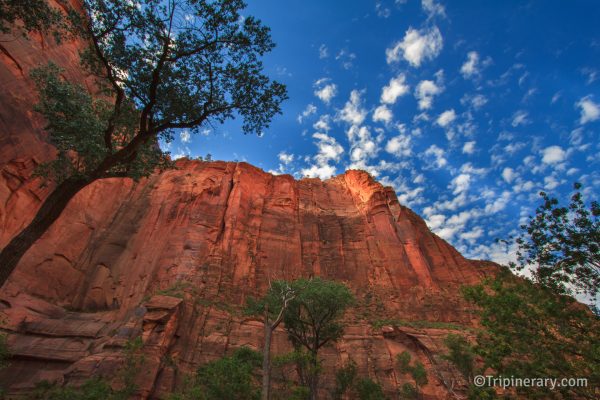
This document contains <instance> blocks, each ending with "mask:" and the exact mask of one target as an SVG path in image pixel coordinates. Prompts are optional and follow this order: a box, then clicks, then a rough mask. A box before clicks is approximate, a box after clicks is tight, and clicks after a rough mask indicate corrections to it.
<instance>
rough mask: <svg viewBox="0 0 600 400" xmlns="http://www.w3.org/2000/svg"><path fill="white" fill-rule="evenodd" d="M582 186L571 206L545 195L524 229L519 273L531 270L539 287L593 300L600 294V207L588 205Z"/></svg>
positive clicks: (520, 240) (595, 202) (577, 187)
mask: <svg viewBox="0 0 600 400" xmlns="http://www.w3.org/2000/svg"><path fill="white" fill-rule="evenodd" d="M581 188H582V186H581V184H579V183H575V184H574V189H575V192H574V194H573V195H572V196H571V199H570V202H569V205H568V206H566V207H565V206H561V205H560V204H559V202H558V200H557V199H556V198H554V197H551V196H550V195H548V194H547V193H545V192H541V193H540V196H541V198H542V200H543V203H542V204H541V205H540V206H539V207H538V208H537V210H536V214H535V216H533V217H530V219H529V223H528V224H527V225H523V226H522V227H521V228H522V229H523V230H524V233H523V234H522V235H521V236H520V237H519V238H518V239H517V244H518V245H519V251H518V253H517V256H518V264H517V265H514V266H513V267H514V268H515V269H517V270H518V271H522V270H524V269H526V268H527V269H529V270H530V271H531V272H532V273H533V278H534V280H535V281H536V282H538V283H539V284H540V285H542V286H545V287H547V288H549V289H551V290H553V291H554V292H556V293H559V294H577V293H580V294H584V295H587V296H588V297H589V298H591V299H592V301H595V300H596V299H597V298H598V293H599V291H600V205H599V204H598V202H597V201H595V200H593V201H591V202H590V203H589V205H586V202H585V201H584V199H583V194H582V192H581Z"/></svg>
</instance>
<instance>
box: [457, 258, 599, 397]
mask: <svg viewBox="0 0 600 400" xmlns="http://www.w3.org/2000/svg"><path fill="white" fill-rule="evenodd" d="M464 294H465V297H466V298H467V299H468V300H471V301H473V302H474V303H475V304H476V305H477V306H479V307H480V310H481V325H482V328H483V329H481V330H480V331H479V333H478V336H477V343H476V345H475V346H474V348H473V351H474V353H475V354H476V355H478V356H479V357H481V359H482V360H483V366H482V367H481V369H480V372H482V371H486V370H487V371H489V369H492V370H493V371H494V374H495V375H503V376H515V377H528V378H546V377H551V378H573V377H585V378H588V386H587V387H575V386H571V387H566V386H565V387H560V388H556V389H555V390H554V391H551V390H550V389H549V388H542V387H532V388H525V387H519V388H516V390H517V393H519V394H523V395H527V396H529V398H534V397H536V396H537V398H574V397H584V398H593V396H594V392H593V391H594V388H596V387H598V384H600V319H599V318H598V317H597V316H596V315H594V314H593V313H592V312H591V311H590V310H589V309H588V308H587V307H585V306H584V305H582V304H581V303H578V302H577V301H575V300H574V299H573V298H571V297H569V296H565V295H557V294H556V293H555V292H554V291H552V290H551V289H549V288H547V287H545V286H542V285H540V284H537V283H533V282H530V281H528V280H524V279H521V278H518V277H515V276H514V275H512V274H511V273H510V271H509V270H508V269H505V270H502V271H501V272H500V273H499V274H498V275H497V276H496V277H494V278H493V279H492V278H490V279H488V280H487V281H485V282H483V283H481V284H479V285H475V286H471V287H466V288H465V289H464ZM464 347H465V344H464V343H463V344H460V345H457V346H455V352H456V351H459V352H460V354H455V356H456V357H459V356H460V357H461V358H462V361H460V363H459V364H458V366H459V368H460V369H461V371H462V372H463V373H471V371H473V370H474V369H473V368H474V367H473V366H471V367H469V366H468V365H466V364H467V362H468V360H469V359H471V356H470V354H469V353H470V351H469V350H467V349H465V348H464ZM451 357H453V356H452V348H451ZM453 358H454V357H453ZM590 396H591V397H590Z"/></svg>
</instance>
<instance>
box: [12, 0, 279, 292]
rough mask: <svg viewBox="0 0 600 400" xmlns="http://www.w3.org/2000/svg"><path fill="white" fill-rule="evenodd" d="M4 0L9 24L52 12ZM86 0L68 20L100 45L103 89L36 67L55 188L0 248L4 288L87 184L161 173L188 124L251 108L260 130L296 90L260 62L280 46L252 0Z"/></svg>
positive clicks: (93, 65) (253, 126) (252, 124)
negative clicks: (165, 148)
mask: <svg viewBox="0 0 600 400" xmlns="http://www.w3.org/2000/svg"><path fill="white" fill-rule="evenodd" d="M0 1H2V2H0V7H1V8H0V10H1V11H2V12H3V14H2V16H1V17H0V22H2V21H4V22H3V23H6V22H7V21H8V22H14V20H16V19H20V18H26V17H27V15H25V14H27V13H29V14H30V15H34V14H36V15H37V14H39V15H42V14H43V13H44V12H45V8H44V7H43V5H44V4H45V2H43V1H37V0H36V1H35V2H34V3H33V4H31V5H30V3H29V2H27V6H25V7H26V10H25V11H23V10H22V8H23V6H22V5H23V4H24V2H22V1H13V0H0ZM82 6H83V9H84V11H85V12H84V13H83V14H82V13H78V12H75V11H73V10H71V11H70V12H69V21H70V25H69V26H70V31H71V32H72V34H74V35H77V36H80V37H81V38H82V39H83V42H85V43H89V44H90V47H89V48H88V49H86V50H85V51H84V52H83V53H82V56H81V57H82V64H83V66H84V68H85V69H86V70H87V71H89V72H90V73H91V74H92V75H94V76H96V77H97V78H98V79H97V88H98V89H99V92H98V93H97V94H95V96H94V97H93V98H92V97H91V96H89V95H87V94H86V93H85V91H84V90H83V88H81V87H79V86H77V85H72V84H69V83H67V82H64V81H63V80H62V79H60V78H59V70H58V69H57V68H56V67H53V66H50V67H48V68H47V69H46V70H44V71H42V72H40V73H39V74H38V75H37V76H34V77H35V78H36V80H37V82H38V87H39V88H40V95H41V102H40V106H39V108H38V109H39V110H40V112H41V113H42V114H43V115H44V117H45V118H46V120H47V121H48V125H47V128H46V130H47V131H48V133H49V138H50V140H51V141H52V142H53V143H54V144H55V145H56V146H57V149H58V153H59V156H58V158H57V159H56V160H54V161H52V162H50V163H49V164H47V165H45V166H44V167H43V168H42V169H41V171H42V174H45V176H46V177H47V178H48V179H53V180H55V182H56V187H55V189H54V190H53V191H52V193H50V195H49V196H48V197H47V198H46V200H45V201H44V202H43V204H42V205H41V207H40V209H39V210H38V212H37V214H36V216H35V217H34V218H33V220H32V221H31V223H30V224H29V225H28V226H27V227H25V229H23V230H22V231H21V232H20V233H19V234H17V235H16V236H15V237H14V238H13V239H12V240H11V241H10V242H9V243H8V244H7V245H6V247H5V248H4V249H2V251H1V252H0V286H1V285H3V284H4V282H5V281H6V280H7V279H8V277H9V276H10V274H11V273H12V271H13V270H14V268H15V267H16V265H17V263H18V262H19V260H20V259H21V257H22V256H23V255H24V254H25V252H26V251H27V250H28V249H29V248H30V247H31V246H32V245H33V243H34V242H35V241H36V240H37V239H38V238H39V237H40V236H41V235H42V234H43V233H44V232H45V231H46V230H47V229H48V228H49V227H50V225H51V224H52V223H53V222H54V221H55V220H56V219H57V218H58V217H59V216H60V214H61V213H62V211H63V210H64V208H65V207H66V206H67V204H68V202H69V201H70V199H71V198H73V197H74V196H75V195H76V194H77V193H78V192H79V191H80V190H82V189H83V188H84V187H86V186H87V185H89V184H91V183H92V182H94V181H96V180H98V179H103V178H109V177H133V178H136V177H139V176H143V175H145V174H148V173H150V172H152V171H153V170H154V169H155V168H156V167H157V166H160V165H161V163H162V161H164V154H162V152H161V151H160V149H159V148H158V145H157V144H158V140H159V139H163V140H165V141H167V142H168V141H170V140H172V138H173V137H174V135H175V133H176V132H177V130H178V129H189V130H190V131H191V132H197V131H199V130H200V129H201V128H202V127H204V126H205V125H207V124H211V123H223V122H225V121H226V120H229V119H232V118H234V117H235V116H241V117H242V119H243V123H242V130H243V132H244V133H257V134H261V133H262V131H263V130H264V129H265V128H266V127H268V126H269V123H270V121H271V119H272V118H273V116H274V115H276V114H277V113H280V112H281V108H280V104H281V102H282V101H283V100H284V99H286V98H287V94H286V88H285V86H284V85H282V84H280V83H278V82H275V81H271V80H270V79H269V78H268V77H267V76H265V75H264V74H263V73H262V69H263V65H262V62H261V60H260V59H261V57H262V56H263V55H264V54H265V53H267V52H269V51H271V50H272V49H273V47H274V43H273V41H272V40H271V37H270V34H269V29H268V28H267V27H264V26H263V25H262V24H261V23H260V21H258V20H257V19H255V18H253V17H251V16H246V17H245V18H242V14H241V12H242V10H243V9H244V7H245V3H244V2H243V1H242V0H212V1H195V0H165V1H157V0H138V1H135V2H134V1H104V0H83V1H82ZM40 7H41V8H40ZM30 8H31V9H30ZM39 24H41V26H45V25H44V24H46V22H44V20H43V19H42V20H41V21H39ZM2 26H3V25H0V29H1V28H2ZM34 28H35V26H34ZM76 124H81V126H80V127H79V129H76V128H77V125H76ZM87 129H89V131H88V130H87Z"/></svg>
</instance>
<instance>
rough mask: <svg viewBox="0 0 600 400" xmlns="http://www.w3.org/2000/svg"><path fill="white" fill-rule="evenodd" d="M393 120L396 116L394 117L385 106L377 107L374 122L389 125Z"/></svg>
mask: <svg viewBox="0 0 600 400" xmlns="http://www.w3.org/2000/svg"><path fill="white" fill-rule="evenodd" d="M393 118H394V116H393V115H392V111H391V110H390V109H389V108H387V107H386V106H385V105H383V104H382V105H380V106H379V107H377V108H376V109H375V112H373V121H374V122H378V121H381V122H384V123H386V124H389V123H390V122H392V119H393Z"/></svg>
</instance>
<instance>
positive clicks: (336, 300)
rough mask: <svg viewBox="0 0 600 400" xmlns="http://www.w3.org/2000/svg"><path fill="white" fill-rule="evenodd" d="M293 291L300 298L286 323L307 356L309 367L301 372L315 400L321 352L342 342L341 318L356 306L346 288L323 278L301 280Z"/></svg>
mask: <svg viewBox="0 0 600 400" xmlns="http://www.w3.org/2000/svg"><path fill="white" fill-rule="evenodd" d="M292 287H293V288H294V289H295V288H298V291H297V293H298V294H297V296H296V297H294V299H292V300H291V301H290V302H289V304H288V308H287V310H286V311H285V313H284V317H283V322H284V324H285V329H286V331H287V333H288V337H289V339H290V341H291V342H292V344H293V345H294V347H296V348H304V349H305V350H306V351H307V352H308V356H309V360H310V366H309V368H299V371H298V372H299V375H300V377H301V379H302V380H304V381H306V383H307V384H308V387H309V389H310V398H311V399H312V400H314V399H316V398H317V391H318V378H319V367H318V366H319V361H318V352H319V349H321V348H322V347H323V346H324V345H326V344H327V343H330V342H334V341H336V340H338V339H339V338H341V336H342V334H343V332H344V326H343V324H342V323H341V318H342V317H343V315H344V312H345V311H346V308H348V306H350V305H351V304H353V303H354V296H353V295H352V293H351V292H350V290H349V289H348V287H346V286H345V285H343V284H341V283H338V282H334V281H328V280H324V279H321V278H313V279H309V280H307V279H299V280H297V281H294V282H293V285H292ZM303 383H304V382H303Z"/></svg>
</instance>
